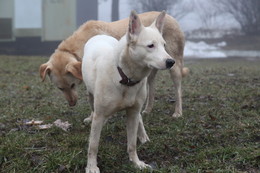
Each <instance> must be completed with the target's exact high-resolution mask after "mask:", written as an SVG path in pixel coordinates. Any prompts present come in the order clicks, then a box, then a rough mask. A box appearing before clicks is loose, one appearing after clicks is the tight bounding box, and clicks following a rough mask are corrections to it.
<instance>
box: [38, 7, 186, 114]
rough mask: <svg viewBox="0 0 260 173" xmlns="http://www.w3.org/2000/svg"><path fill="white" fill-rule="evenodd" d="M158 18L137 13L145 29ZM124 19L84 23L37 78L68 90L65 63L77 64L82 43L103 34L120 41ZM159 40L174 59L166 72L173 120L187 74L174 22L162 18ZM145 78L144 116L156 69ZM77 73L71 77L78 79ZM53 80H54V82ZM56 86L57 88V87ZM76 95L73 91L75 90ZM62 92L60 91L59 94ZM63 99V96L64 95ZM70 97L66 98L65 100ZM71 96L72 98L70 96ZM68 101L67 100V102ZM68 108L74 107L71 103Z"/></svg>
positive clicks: (149, 105) (154, 14) (150, 100)
mask: <svg viewBox="0 0 260 173" xmlns="http://www.w3.org/2000/svg"><path fill="white" fill-rule="evenodd" d="M158 15H159V12H147V13H142V14H139V17H140V19H141V22H142V23H143V25H144V26H149V25H150V24H151V23H152V22H153V21H154V20H155V18H156V17H157V16H158ZM128 22H129V20H128V18H127V19H123V20H119V21H115V22H111V23H108V22H102V21H88V22H86V23H84V24H83V25H82V26H80V27H79V29H78V30H77V31H75V32H74V33H73V34H72V35H71V36H70V37H68V38H67V39H66V40H64V41H62V42H61V43H60V45H59V46H58V48H57V49H56V51H55V52H54V53H53V54H52V55H51V57H50V59H49V61H48V62H47V66H46V64H45V65H44V64H43V65H42V66H41V67H40V75H41V78H42V79H43V80H44V78H45V76H46V74H50V75H52V76H55V78H53V80H52V82H53V83H55V85H56V86H57V87H62V88H69V86H67V85H71V81H65V80H66V79H67V78H66V77H65V78H64V76H66V75H68V74H71V73H68V71H67V70H66V66H67V64H69V63H70V62H75V60H76V61H81V58H82V56H83V49H84V48H83V47H84V44H85V43H86V42H87V41H88V40H89V39H90V38H91V37H93V36H95V35H98V34H106V35H110V36H112V37H115V38H116V39H120V38H121V37H122V36H123V35H124V34H125V33H126V30H127V26H128ZM163 37H164V39H165V41H166V51H167V52H168V53H169V54H170V55H171V56H172V57H173V58H174V59H175V61H176V63H175V65H174V67H173V68H172V69H171V70H170V74H171V77H172V79H173V81H174V85H175V87H176V98H177V99H176V105H175V113H174V114H173V116H174V117H178V116H181V115H182V108H181V107H182V101H181V80H182V77H183V76H185V75H187V73H188V70H185V69H183V50H184V35H183V33H182V31H181V29H180V27H179V25H178V23H177V21H176V20H175V19H174V18H173V17H171V16H170V15H166V20H165V24H164V28H163ZM43 67H47V68H48V73H44V72H45V71H44V70H43ZM152 74H154V75H151V76H150V77H149V79H148V84H149V86H150V87H149V94H148V101H147V105H146V108H145V111H144V112H146V113H148V112H150V111H151V109H152V105H153V100H154V88H153V82H154V77H155V74H156V70H155V71H153V72H152ZM79 76H80V74H79V75H77V76H75V77H76V78H79V79H80V77H79ZM54 80H56V81H54ZM58 85H59V86H58ZM75 92H76V91H75ZM63 93H64V92H63ZM64 94H65V96H66V93H64ZM68 97H70V96H66V98H68ZM72 97H73V96H72ZM68 101H69V102H70V101H71V100H68ZM71 105H75V104H74V103H73V104H71Z"/></svg>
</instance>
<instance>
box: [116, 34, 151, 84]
mask: <svg viewBox="0 0 260 173" xmlns="http://www.w3.org/2000/svg"><path fill="white" fill-rule="evenodd" d="M132 56H133V55H132V54H131V50H130V48H129V46H128V45H127V41H126V39H125V38H122V39H121V40H120V43H119V59H118V67H120V68H121V69H122V71H123V72H124V74H125V75H126V76H127V77H128V78H129V79H131V81H134V82H137V81H141V80H142V79H144V78H145V77H147V76H148V75H149V74H150V72H151V69H150V68H149V67H148V66H144V65H142V64H140V63H139V62H136V61H135V60H134V58H133V57H132ZM139 58H140V59H142V58H143V57H135V59H139Z"/></svg>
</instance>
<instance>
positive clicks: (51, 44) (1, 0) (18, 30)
mask: <svg viewBox="0 0 260 173" xmlns="http://www.w3.org/2000/svg"><path fill="white" fill-rule="evenodd" d="M132 9H135V10H136V11H137V12H138V13H142V12H146V11H152V10H156V11H162V10H166V11H167V13H168V14H170V15H172V16H173V17H175V18H176V20H177V21H178V22H179V24H180V27H181V28H182V30H183V31H184V33H185V37H186V46H185V53H184V54H185V57H198V58H210V57H218V58H221V57H223V58H225V57H237V56H243V57H247V58H255V57H260V0H247V1H245V0H211V1H208V0H0V54H5V55H9V54H12V55H20V54H21V55H50V54H51V53H52V52H53V51H54V50H55V48H56V47H57V46H58V44H59V43H60V42H61V41H62V40H63V39H66V38H67V37H68V36H70V35H71V34H72V33H73V31H75V30H76V29H77V28H78V27H79V26H80V25H81V24H83V23H84V22H86V21H88V20H103V21H107V22H111V21H115V20H119V19H123V18H126V17H128V16H129V14H130V11H131V10H132ZM173 34H174V33H173Z"/></svg>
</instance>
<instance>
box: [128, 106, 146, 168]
mask: <svg viewBox="0 0 260 173" xmlns="http://www.w3.org/2000/svg"><path fill="white" fill-rule="evenodd" d="M140 116H141V115H140V113H139V112H138V111H136V110H135V109H128V110H127V126H126V128H127V151H128V154H129V159H130V161H132V162H133V163H134V164H135V166H136V167H137V168H139V169H143V168H151V166H150V165H148V164H145V163H144V162H143V161H140V160H139V158H138V155H137V152H136V140H137V129H138V123H139V120H140Z"/></svg>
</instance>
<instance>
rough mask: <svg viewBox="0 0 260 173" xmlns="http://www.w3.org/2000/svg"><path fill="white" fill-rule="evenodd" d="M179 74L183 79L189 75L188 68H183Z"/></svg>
mask: <svg viewBox="0 0 260 173" xmlns="http://www.w3.org/2000/svg"><path fill="white" fill-rule="evenodd" d="M181 73H182V77H185V76H187V75H188V74H189V73H190V69H189V68H188V67H183V68H182V71H181Z"/></svg>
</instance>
